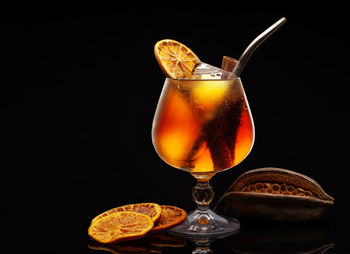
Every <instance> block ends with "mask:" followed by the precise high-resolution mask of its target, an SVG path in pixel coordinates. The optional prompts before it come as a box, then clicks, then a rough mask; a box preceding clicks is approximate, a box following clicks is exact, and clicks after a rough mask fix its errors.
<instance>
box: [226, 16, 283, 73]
mask: <svg viewBox="0 0 350 254" xmlns="http://www.w3.org/2000/svg"><path fill="white" fill-rule="evenodd" d="M286 21H287V19H286V18H285V17H283V18H281V19H279V20H278V21H277V22H276V23H274V24H273V25H272V26H270V27H269V28H268V29H266V30H265V31H264V32H263V33H261V34H260V35H259V36H258V37H256V38H255V40H254V41H252V42H251V43H250V44H249V46H248V47H247V48H246V49H245V51H244V52H243V54H242V55H241V57H240V58H239V59H238V63H237V64H236V66H235V68H234V69H233V71H232V72H233V73H234V74H235V75H236V76H237V77H239V75H240V74H241V72H242V70H243V68H244V66H245V65H246V63H247V61H248V60H249V58H250V56H251V55H252V54H253V52H254V51H255V50H256V49H257V47H259V46H260V44H261V43H263V42H264V41H265V40H266V39H267V38H268V37H269V36H270V35H271V34H273V33H274V32H275V31H276V30H277V29H278V28H280V27H281V26H282V25H283V24H284V23H285V22H286Z"/></svg>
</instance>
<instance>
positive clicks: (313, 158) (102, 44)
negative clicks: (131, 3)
mask: <svg viewBox="0 0 350 254" xmlns="http://www.w3.org/2000/svg"><path fill="white" fill-rule="evenodd" d="M109 11H110V12H109V13H108V14H100V15H92V14H77V13H75V14H67V13H65V12H58V13H55V14H53V13H52V14H51V13H50V12H40V11H37V12H25V13H22V12H21V13H17V12H13V13H10V14H9V15H6V16H3V17H2V20H1V44H2V46H1V58H0V63H1V69H0V79H1V93H0V94H1V125H2V128H3V130H2V134H3V135H2V137H3V138H2V139H3V141H2V142H1V143H2V145H3V148H4V150H5V151H4V152H3V153H2V156H3V161H4V167H3V168H2V171H3V184H4V185H3V186H5V184H7V183H8V184H9V185H6V186H11V187H6V188H5V187H3V188H4V193H11V195H6V197H4V202H5V206H4V207H6V209H4V210H5V213H6V214H9V215H17V216H21V218H23V215H24V214H25V216H24V219H22V220H21V223H25V225H26V227H28V228H31V229H32V230H33V229H37V230H34V232H35V234H33V235H34V236H35V237H34V239H35V240H34V243H37V242H40V244H38V245H37V244H33V245H31V248H32V249H35V250H36V252H41V251H48V250H49V252H52V253H70V252H72V253H73V252H74V253H86V252H88V253H97V252H96V251H92V250H89V249H88V248H87V245H88V243H89V240H88V241H87V242H86V239H89V238H88V237H87V228H88V226H89V221H90V219H91V218H93V217H94V216H96V215H97V214H98V213H100V212H102V211H105V210H107V209H110V208H112V207H115V206H119V205H124V204H129V203H137V202H158V203H160V204H171V205H176V206H179V207H182V208H183V209H185V210H187V211H191V210H192V209H194V208H195V206H194V203H193V202H192V200H191V188H192V186H193V185H194V184H195V180H194V178H193V177H192V176H190V174H188V173H185V172H182V171H179V170H176V169H173V168H171V167H170V166H168V165H167V164H165V163H164V162H163V161H162V160H161V159H160V158H159V157H158V155H157V154H156V152H155V150H154V148H153V146H152V142H151V126H152V119H153V114H154V111H155V108H156V105H157V101H158V98H159V95H160V92H161V89H162V85H163V83H164V78H165V76H164V74H163V73H162V71H161V69H160V68H159V66H158V64H157V62H156V60H155V58H154V54H153V46H154V44H155V43H156V42H157V41H158V40H161V39H165V38H171V39H175V40H178V41H180V42H182V43H184V44H185V45H187V46H189V47H190V48H191V49H193V50H194V51H195V52H196V54H197V55H198V56H199V57H200V59H201V60H202V61H204V62H207V63H210V64H212V65H216V66H220V65H221V59H222V56H223V55H228V56H231V57H234V58H238V57H239V56H240V54H241V53H242V52H243V50H244V49H245V47H246V46H247V45H248V44H249V43H250V42H251V41H252V40H253V39H254V38H255V37H256V36H257V35H258V34H260V33H261V32H262V31H263V30H264V29H266V28H267V27H268V26H270V25H271V24H273V23H274V22H275V21H277V20H278V19H279V18H280V17H282V16H285V17H286V18H287V20H288V21H287V23H286V24H285V25H284V26H283V27H282V28H281V29H280V30H279V31H277V32H276V33H275V34H274V35H272V36H271V37H270V38H269V39H268V40H267V41H265V42H264V44H263V45H261V46H260V47H259V48H258V49H257V51H256V52H255V53H254V54H253V56H252V58H251V59H250V60H249V63H248V64H247V66H246V67H245V69H244V71H243V73H242V75H241V78H242V81H243V84H244V87H245V91H246V94H247V97H248V100H249V104H250V107H251V111H252V114H253V117H254V121H255V128H256V139H255V144H254V147H253V150H252V151H251V153H250V155H249V156H248V157H247V158H246V159H245V160H244V161H243V162H242V163H241V164H239V165H238V166H236V167H235V168H233V169H230V170H228V171H226V172H223V173H220V174H218V175H216V176H215V177H214V178H213V179H212V180H211V184H212V186H213V187H214V189H215V192H216V196H215V199H214V201H213V203H212V204H213V205H215V203H216V201H217V200H218V198H219V197H220V196H221V195H222V194H223V193H224V192H225V190H226V189H227V188H228V187H229V186H230V184H231V183H232V182H233V181H234V180H235V179H236V178H237V176H239V175H240V174H242V173H244V172H245V171H247V170H249V169H254V168H259V167H266V166H274V167H282V168H286V169H290V170H295V171H298V172H301V173H304V174H306V175H308V176H310V177H312V178H313V179H315V180H316V181H317V182H319V183H320V184H321V186H322V187H323V188H324V189H325V191H326V192H327V193H328V194H330V195H331V196H333V197H335V200H336V205H335V209H334V213H333V215H332V216H331V218H330V219H329V224H330V225H331V229H332V239H334V242H335V246H336V247H335V248H334V249H333V252H329V253H346V252H344V251H345V249H346V248H347V246H346V236H344V235H343V234H342V233H340V232H341V230H342V227H344V228H346V227H347V226H346V217H347V216H346V215H347V212H346V201H347V199H348V194H349V191H348V189H347V184H348V181H347V178H348V176H347V175H346V173H347V171H348V163H347V161H348V158H347V156H348V150H349V149H348V138H349V135H348V128H349V123H348V121H347V118H348V115H349V107H348V87H349V84H350V78H349V57H350V46H349V45H350V44H349V39H348V31H349V24H350V22H349V21H348V13H349V11H348V10H347V9H342V8H337V9H336V8H328V5H323V4H315V5H314V6H312V8H295V9H292V8H275V9H267V8H266V9H263V8H260V9H259V8H255V9H253V8H243V9H239V10H238V9H237V10H232V9H231V8H226V7H224V6H217V7H215V8H203V9H202V8H197V9H186V8H184V10H183V11H181V12H180V11H172V10H171V9H166V8H164V9H154V8H153V9H147V8H146V9H144V10H141V9H137V10H135V9H131V8H120V9H115V11H113V10H109ZM5 12H6V10H5ZM43 13H44V14H43ZM15 231H16V230H15ZM25 231H26V232H27V233H26V235H31V233H30V230H28V231H29V232H28V231H27V230H25ZM343 232H344V231H343ZM42 244H44V245H45V246H46V247H45V248H43V247H35V246H42ZM192 247H193V246H191V245H190V246H189V247H188V249H186V250H180V251H179V252H183V253H190V251H191V249H192ZM214 247H216V252H215V253H221V252H220V251H223V253H228V249H227V247H222V245H221V244H216V245H215V243H214ZM47 248H49V249H47ZM220 248H223V249H220ZM166 251H169V253H177V252H176V251H175V252H174V250H165V253H168V252H166ZM225 251H226V252H225ZM100 253H102V252H100Z"/></svg>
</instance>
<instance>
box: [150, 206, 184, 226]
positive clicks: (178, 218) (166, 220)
mask: <svg viewBox="0 0 350 254" xmlns="http://www.w3.org/2000/svg"><path fill="white" fill-rule="evenodd" d="M160 207H161V208H162V212H161V215H160V219H159V221H158V222H157V223H156V224H155V226H154V227H153V228H152V231H155V230H162V229H168V228H171V227H174V226H176V225H179V224H180V223H182V222H183V221H184V220H185V219H186V215H187V213H186V211H184V210H182V209H181V208H178V207H176V206H170V205H162V206H160Z"/></svg>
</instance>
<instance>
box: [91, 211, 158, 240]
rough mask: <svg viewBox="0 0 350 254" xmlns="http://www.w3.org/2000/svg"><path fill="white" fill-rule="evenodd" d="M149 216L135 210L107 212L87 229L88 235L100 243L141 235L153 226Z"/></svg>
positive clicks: (135, 237)
mask: <svg viewBox="0 0 350 254" xmlns="http://www.w3.org/2000/svg"><path fill="white" fill-rule="evenodd" d="M153 225H154V223H153V220H152V218H151V217H149V216H148V215H144V214H141V213H136V212H118V213H112V214H109V215H107V216H105V217H103V218H101V219H99V220H98V221H96V222H95V223H94V224H91V225H90V227H89V230H88V233H89V235H90V236H91V237H92V238H93V239H95V240H96V241H98V242H100V243H113V242H117V241H125V240H131V239H137V238H141V237H143V236H144V235H145V234H146V233H147V232H148V231H150V230H151V229H152V227H153Z"/></svg>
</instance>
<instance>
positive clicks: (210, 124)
mask: <svg viewBox="0 0 350 254" xmlns="http://www.w3.org/2000/svg"><path fill="white" fill-rule="evenodd" d="M152 140H153V145H154V147H155V149H156V151H157V152H158V154H159V156H160V157H161V158H162V159H163V160H164V161H165V162H167V163H168V164H170V165H171V166H173V167H175V168H178V169H182V170H185V171H187V172H190V173H191V174H192V175H193V176H194V177H195V178H196V179H197V185H196V186H195V187H194V188H193V191H192V195H193V199H194V200H195V202H196V203H197V205H198V207H197V209H196V210H195V211H193V212H191V213H190V214H189V215H188V216H187V219H186V221H185V223H184V224H182V225H180V226H178V227H176V228H175V229H173V231H175V232H177V233H179V234H182V235H189V236H190V235H197V234H203V235H211V236H214V235H215V236H218V235H225V234H228V233H232V232H235V231H237V230H238V229H239V222H238V221H237V220H235V219H228V218H223V217H221V216H218V215H217V214H215V213H214V212H212V211H211V210H210V208H209V203H210V202H211V200H212V199H213V195H214V192H213V190H212V187H211V186H210V185H209V180H210V178H211V177H212V176H213V175H214V174H215V173H217V172H221V171H223V170H226V169H229V168H231V167H233V166H235V165H237V164H238V163H240V162H241V161H242V160H244V158H245V157H246V156H247V155H248V154H249V152H250V150H251V148H252V145H253V142H254V125H253V120H252V117H251V114H250V110H249V106H248V102H247V100H246V97H245V93H244V90H243V86H242V83H241V80H240V79H239V78H234V79H220V80H218V79H215V80H214V79H207V80H204V79H203V80H198V79H191V80H190V79H183V80H180V79H170V78H167V79H166V80H165V84H164V87H163V91H162V93H161V96H160V99H159V102H158V106H157V110H156V113H155V116H154V120H153V128H152Z"/></svg>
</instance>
